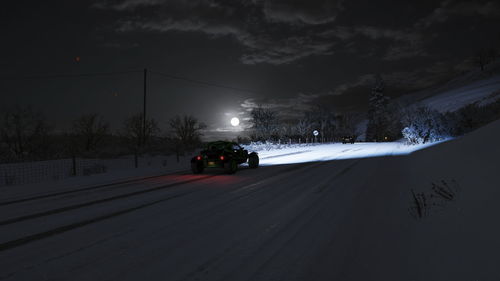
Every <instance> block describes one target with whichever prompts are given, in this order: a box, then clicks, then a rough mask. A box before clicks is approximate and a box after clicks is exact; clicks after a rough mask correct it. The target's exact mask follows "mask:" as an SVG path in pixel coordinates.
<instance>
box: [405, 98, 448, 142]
mask: <svg viewBox="0 0 500 281" xmlns="http://www.w3.org/2000/svg"><path fill="white" fill-rule="evenodd" d="M403 124H404V126H405V127H404V129H403V130H402V132H401V133H402V134H403V137H404V138H405V139H406V140H407V141H408V143H410V144H423V143H428V142H436V141H439V140H443V139H445V138H446V136H448V135H449V132H448V131H449V129H448V128H447V126H446V122H445V121H444V117H443V115H442V114H441V113H439V112H438V111H436V110H432V109H430V108H428V107H418V108H412V109H409V110H408V111H407V112H406V114H405V116H404V118H403Z"/></svg>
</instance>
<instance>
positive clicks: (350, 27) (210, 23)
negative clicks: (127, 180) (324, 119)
mask: <svg viewBox="0 0 500 281" xmlns="http://www.w3.org/2000/svg"><path fill="white" fill-rule="evenodd" d="M6 2H10V3H9V4H7V3H3V5H2V6H3V7H2V10H1V11H0V13H1V14H0V18H1V19H0V21H1V31H2V32H1V37H2V40H1V42H2V43H1V46H0V50H1V52H0V58H1V60H0V76H1V77H2V78H1V80H0V93H1V97H2V98H1V105H0V107H1V108H2V109H3V108H8V107H11V106H13V105H16V104H22V105H28V104H29V105H31V106H33V107H34V108H36V109H38V110H41V111H43V112H44V114H45V115H46V116H47V118H48V119H49V120H50V122H52V123H54V124H56V125H57V127H58V128H59V129H64V128H66V127H67V126H68V125H69V122H70V120H72V119H73V118H75V117H77V116H79V115H81V114H84V113H94V112H97V113H100V114H102V115H103V116H104V117H105V119H106V120H108V121H110V123H111V124H112V127H113V128H115V129H118V128H119V127H120V124H121V122H122V120H123V119H124V118H125V117H127V116H129V115H131V114H133V113H136V112H140V111H141V110H142V88H143V76H142V70H143V69H144V68H147V69H148V70H150V71H151V73H150V75H149V80H148V87H149V90H150V91H149V93H148V95H149V96H148V115H149V116H150V117H154V118H155V119H157V120H158V121H159V123H160V125H161V127H162V128H166V124H167V120H168V119H169V118H171V117H173V116H174V115H176V114H192V115H194V116H196V117H198V118H199V119H200V120H202V121H203V122H205V123H206V124H207V125H208V131H207V132H206V135H207V136H216V135H218V136H235V135H236V134H239V133H241V132H238V131H241V130H244V128H245V127H248V122H247V121H245V119H247V118H248V111H249V110H250V109H251V108H253V107H255V106H256V105H257V104H263V105H266V106H268V107H272V108H275V109H277V110H279V112H280V114H281V115H282V117H284V118H287V117H296V116H298V115H300V114H301V112H302V110H306V109H308V108H311V107H312V106H316V105H322V106H325V107H327V108H329V109H331V110H334V111H337V112H345V111H364V110H366V107H367V100H368V96H369V94H370V88H371V85H372V84H373V75H374V74H381V75H382V77H383V79H384V80H385V81H386V84H387V88H386V93H387V94H388V95H390V96H392V97H398V96H400V95H403V94H407V93H411V92H413V91H416V90H420V89H423V88H426V87H430V86H432V85H435V84H437V83H441V82H443V81H446V80H447V79H450V78H451V77H453V76H456V75H457V74H460V73H462V72H464V71H467V70H469V69H471V68H473V67H475V65H474V62H473V60H472V59H473V57H474V55H475V54H476V53H477V52H478V51H479V50H481V49H485V48H489V47H493V46H498V43H499V41H500V2H497V1H413V2H409V1H320V0H312V1H311V0H309V1H283V0H266V1H264V0H262V1H261V0H189V1H188V0H168V1H162V0H119V1H79V0H74V1H6ZM76 57H79V58H80V60H79V61H77V60H76V59H75V58H76ZM128 71H132V72H130V73H121V74H118V73H116V72H128ZM134 71H136V72H134ZM155 71H156V74H155ZM158 72H161V73H166V74H170V75H175V76H179V77H186V78H188V79H193V80H199V81H207V82H211V83H216V84H220V85H225V86H228V88H217V87H209V86H206V85H201V84H196V83H190V82H186V81H182V80H175V79H168V78H167V77H165V76H161V75H159V74H157V73H158ZM82 73H83V74H85V73H116V75H101V76H88V77H87V76H75V77H65V76H64V75H68V74H82ZM38 75H41V76H44V75H49V76H52V75H54V76H53V77H50V78H40V79H21V78H23V77H24V78H25V77H26V76H38ZM231 87H233V88H239V89H246V90H248V91H247V92H245V91H237V90H234V89H230V88H231ZM233 116H238V117H240V119H243V123H242V126H240V127H238V128H232V127H231V126H230V124H229V120H230V118H231V117H233ZM226 131H229V133H225V132H226ZM224 133H225V134H224Z"/></svg>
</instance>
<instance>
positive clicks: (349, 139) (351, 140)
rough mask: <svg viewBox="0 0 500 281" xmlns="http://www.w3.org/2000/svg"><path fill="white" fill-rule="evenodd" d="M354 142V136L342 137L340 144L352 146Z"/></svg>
mask: <svg viewBox="0 0 500 281" xmlns="http://www.w3.org/2000/svg"><path fill="white" fill-rule="evenodd" d="M354 141H356V137H355V136H344V137H343V138H342V143H343V144H346V143H351V144H354Z"/></svg>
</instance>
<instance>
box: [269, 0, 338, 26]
mask: <svg viewBox="0 0 500 281" xmlns="http://www.w3.org/2000/svg"><path fill="white" fill-rule="evenodd" d="M342 2H343V1H339V0H337V1H335V0H333V1H332V0H330V1H329V0H310V1H290V0H271V1H263V3H264V14H265V16H266V18H267V19H268V20H270V21H275V22H284V23H290V24H312V25H317V24H325V23H329V22H333V21H334V20H335V18H336V17H337V15H338V13H339V12H340V11H341V10H342Z"/></svg>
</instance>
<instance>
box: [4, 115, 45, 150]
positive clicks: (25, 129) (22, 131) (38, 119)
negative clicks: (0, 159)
mask: <svg viewBox="0 0 500 281" xmlns="http://www.w3.org/2000/svg"><path fill="white" fill-rule="evenodd" d="M49 132H50V127H49V126H48V124H47V123H46V121H45V119H44V118H43V115H42V114H41V113H40V112H37V111H34V110H33V109H32V108H31V107H29V106H27V107H20V106H16V107H15V108H13V109H12V110H10V111H5V112H4V113H3V116H2V118H1V120H0V144H3V145H4V146H5V147H6V148H7V150H8V151H9V154H13V155H14V157H15V158H16V159H17V160H23V159H26V158H29V157H32V158H33V157H35V158H36V157H38V158H40V157H43V156H44V155H45V154H46V152H47V151H48V146H49V141H48V136H49ZM45 156H47V155H45Z"/></svg>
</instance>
